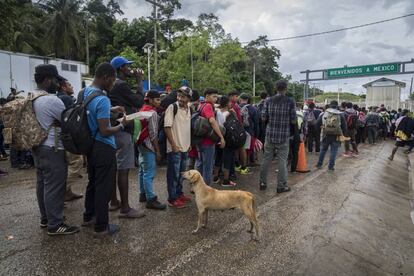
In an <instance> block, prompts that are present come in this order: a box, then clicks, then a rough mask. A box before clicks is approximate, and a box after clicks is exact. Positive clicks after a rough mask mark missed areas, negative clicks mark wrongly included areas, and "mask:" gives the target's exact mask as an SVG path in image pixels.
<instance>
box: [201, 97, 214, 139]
mask: <svg viewBox="0 0 414 276" xmlns="http://www.w3.org/2000/svg"><path fill="white" fill-rule="evenodd" d="M199 110H201V113H200V116H202V117H204V118H206V119H208V120H209V119H210V118H214V109H213V105H212V104H211V103H203V104H202V105H201V106H200V109H199ZM201 145H203V146H210V145H214V142H213V140H211V138H209V137H205V138H203V140H201Z"/></svg>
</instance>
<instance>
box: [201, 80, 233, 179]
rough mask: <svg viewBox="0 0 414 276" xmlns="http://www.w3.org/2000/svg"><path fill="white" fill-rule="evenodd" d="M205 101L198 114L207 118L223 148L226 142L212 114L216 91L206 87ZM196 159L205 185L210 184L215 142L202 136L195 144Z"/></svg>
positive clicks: (216, 95)
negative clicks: (198, 142) (197, 143)
mask: <svg viewBox="0 0 414 276" xmlns="http://www.w3.org/2000/svg"><path fill="white" fill-rule="evenodd" d="M204 97H205V102H204V103H203V104H201V105H200V107H199V109H198V110H199V111H200V116H202V117H204V118H206V119H208V121H209V123H210V125H211V127H212V128H213V130H214V132H215V133H216V134H217V136H218V137H220V144H219V145H220V148H224V147H225V145H226V142H225V141H224V137H223V134H222V133H221V131H220V128H219V125H218V123H217V121H216V117H215V114H214V104H215V103H216V102H217V97H218V91H217V90H216V89H214V88H207V89H206V90H205V91H204ZM197 150H198V159H197V161H196V168H197V170H198V171H199V172H200V173H201V175H202V176H203V178H204V182H205V183H206V184H207V185H210V184H211V178H212V175H213V168H214V154H215V144H214V142H213V140H211V139H210V138H209V137H205V138H203V140H202V141H201V143H200V144H199V145H198V146H197Z"/></svg>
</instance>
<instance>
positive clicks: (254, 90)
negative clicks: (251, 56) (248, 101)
mask: <svg viewBox="0 0 414 276" xmlns="http://www.w3.org/2000/svg"><path fill="white" fill-rule="evenodd" d="M255 96H256V61H253V97H255Z"/></svg>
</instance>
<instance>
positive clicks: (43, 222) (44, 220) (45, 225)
mask: <svg viewBox="0 0 414 276" xmlns="http://www.w3.org/2000/svg"><path fill="white" fill-rule="evenodd" d="M46 227H47V219H42V220H41V221H40V228H46Z"/></svg>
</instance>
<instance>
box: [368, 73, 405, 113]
mask: <svg viewBox="0 0 414 276" xmlns="http://www.w3.org/2000/svg"><path fill="white" fill-rule="evenodd" d="M362 86H363V87H364V88H366V89H367V96H366V106H367V107H370V106H380V105H381V104H384V106H385V107H386V108H387V109H388V110H392V109H395V110H397V109H398V108H400V105H401V88H404V87H405V83H404V82H401V81H396V80H392V79H388V78H380V79H378V80H375V81H372V82H369V83H366V84H364V85H362Z"/></svg>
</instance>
